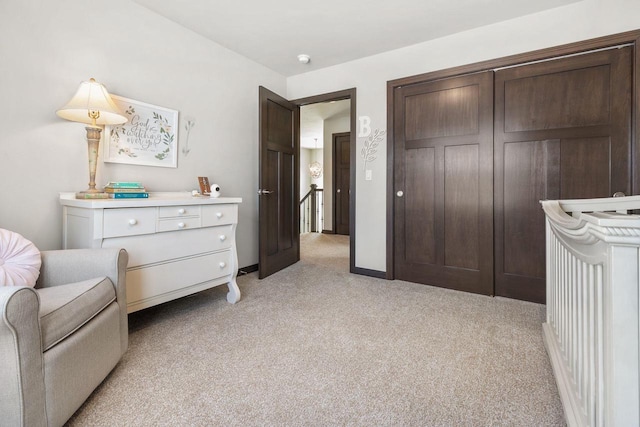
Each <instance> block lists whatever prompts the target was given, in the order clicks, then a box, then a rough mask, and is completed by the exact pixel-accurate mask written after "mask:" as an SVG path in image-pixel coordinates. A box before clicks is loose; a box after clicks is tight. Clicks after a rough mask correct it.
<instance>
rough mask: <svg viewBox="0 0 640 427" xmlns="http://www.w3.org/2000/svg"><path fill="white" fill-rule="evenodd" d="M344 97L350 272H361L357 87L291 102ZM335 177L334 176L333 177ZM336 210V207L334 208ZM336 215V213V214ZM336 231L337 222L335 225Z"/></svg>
mask: <svg viewBox="0 0 640 427" xmlns="http://www.w3.org/2000/svg"><path fill="white" fill-rule="evenodd" d="M344 99H349V100H350V105H349V127H350V129H349V130H350V132H351V136H350V138H349V148H350V152H349V156H350V159H349V163H350V165H349V167H350V171H349V173H350V176H349V185H350V187H351V195H350V196H349V272H351V273H360V271H359V269H358V268H356V227H355V218H356V164H355V162H356V132H355V129H356V118H357V115H356V88H350V89H345V90H339V91H336V92H329V93H324V94H320V95H313V96H308V97H305V98H299V99H293V100H291V101H290V102H292V103H294V104H295V105H297V106H298V107H302V106H304V105H309V104H317V103H319V102H328V101H342V100H344ZM331 179H333V176H332V177H331ZM334 212H335V209H334ZM334 215H335V214H334ZM333 230H334V232H335V222H334V225H333ZM360 274H361V273H360Z"/></svg>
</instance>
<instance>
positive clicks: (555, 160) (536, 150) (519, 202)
mask: <svg viewBox="0 0 640 427" xmlns="http://www.w3.org/2000/svg"><path fill="white" fill-rule="evenodd" d="M559 165H560V141H557V140H549V141H523V142H514V143H509V144H505V145H504V204H503V210H502V213H503V223H504V258H503V263H504V272H505V274H508V275H519V276H526V277H544V275H545V271H544V262H545V223H544V212H543V211H542V209H540V203H539V200H545V199H557V198H558V196H559V192H558V183H559V179H558V178H559Z"/></svg>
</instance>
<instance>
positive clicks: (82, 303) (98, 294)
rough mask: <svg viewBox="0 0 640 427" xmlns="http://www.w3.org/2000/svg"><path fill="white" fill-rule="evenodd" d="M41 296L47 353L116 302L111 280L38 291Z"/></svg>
mask: <svg viewBox="0 0 640 427" xmlns="http://www.w3.org/2000/svg"><path fill="white" fill-rule="evenodd" d="M36 292H37V293H38V295H39V296H40V311H39V316H40V328H41V334H42V350H43V351H47V350H48V349H50V348H51V347H53V346H55V345H56V344H57V343H58V342H60V341H62V340H63V339H65V338H66V337H68V336H69V335H71V334H72V333H74V332H75V331H76V330H78V329H79V328H80V327H82V325H84V324H85V323H87V322H89V321H90V320H91V319H93V318H94V317H95V316H96V315H98V313H100V312H101V311H102V310H104V308H105V307H107V306H108V305H109V304H111V303H112V302H113V301H115V299H116V293H115V287H114V286H113V283H112V282H111V280H109V278H107V277H97V278H94V279H89V280H83V281H81V282H75V283H69V284H66V285H59V286H53V287H50V288H41V289H36Z"/></svg>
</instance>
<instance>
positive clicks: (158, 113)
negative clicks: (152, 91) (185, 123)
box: [103, 95, 178, 168]
mask: <svg viewBox="0 0 640 427" xmlns="http://www.w3.org/2000/svg"><path fill="white" fill-rule="evenodd" d="M111 98H113V101H114V102H115V103H116V105H117V106H118V107H119V108H120V110H121V111H122V112H123V113H124V114H125V116H126V117H127V119H129V121H128V122H127V123H124V124H122V125H113V126H106V129H105V132H104V143H103V159H104V161H105V162H110V163H127V164H132V165H143V166H160V167H166V168H176V167H178V111H176V110H170V109H168V108H164V107H158V106H157V105H151V104H147V103H144V102H140V101H134V100H133V99H128V98H124V97H122V96H117V95H111Z"/></svg>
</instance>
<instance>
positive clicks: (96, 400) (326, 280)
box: [69, 234, 564, 426]
mask: <svg viewBox="0 0 640 427" xmlns="http://www.w3.org/2000/svg"><path fill="white" fill-rule="evenodd" d="M348 254H349V248H348V237H345V236H333V235H320V234H310V235H304V236H303V238H302V258H303V259H302V261H301V262H299V263H297V264H296V265H293V266H291V267H289V268H287V269H285V270H283V271H281V272H279V273H276V274H274V275H273V276H271V277H269V278H267V279H264V280H262V281H259V280H258V279H257V275H256V273H252V274H249V275H247V276H242V277H239V278H238V284H239V286H240V289H241V291H242V300H241V301H240V302H238V303H237V304H235V305H231V304H228V303H227V302H226V300H225V293H226V287H218V288H215V289H212V290H209V291H205V292H201V293H199V294H197V295H195V296H192V297H188V298H183V299H180V300H177V301H173V302H171V303H167V304H163V305H161V306H157V307H153V308H150V309H147V310H143V311H141V312H138V313H134V314H132V315H130V316H129V323H130V347H129V350H128V351H127V353H126V354H125V356H124V358H123V360H122V361H121V362H120V364H119V365H118V366H117V367H116V369H115V370H114V371H113V372H112V373H111V374H110V375H109V377H108V378H107V379H106V380H105V381H104V382H103V384H102V385H101V386H100V387H99V388H98V389H97V390H96V391H95V392H94V393H93V394H92V395H91V397H90V398H89V399H88V400H87V402H86V403H85V404H84V406H82V408H80V410H78V412H77V413H76V414H75V415H74V417H73V418H72V419H71V420H70V422H69V424H70V425H72V426H164V425H166V426H254V425H259V426H330V425H341V426H343V425H354V426H355V425H364V426H377V425H381V426H558V425H564V417H563V412H562V406H561V404H560V400H559V397H558V391H557V388H556V385H555V382H554V379H553V376H552V372H551V367H550V364H549V361H548V357H547V354H546V352H545V349H544V345H543V342H542V334H541V323H542V322H543V319H544V306H541V305H537V304H532V303H526V302H520V301H515V300H509V299H504V298H490V297H485V296H479V295H473V294H468V293H462V292H456V291H450V290H445V289H440V288H435V287H430V286H424V285H418V284H413V283H407V282H401V281H386V280H379V279H373V278H368V277H363V276H358V275H352V274H349V273H348V265H349V261H348Z"/></svg>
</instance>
